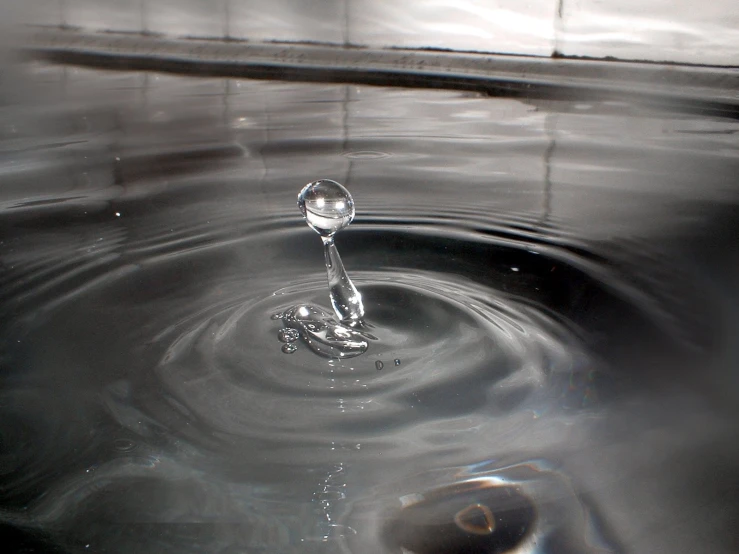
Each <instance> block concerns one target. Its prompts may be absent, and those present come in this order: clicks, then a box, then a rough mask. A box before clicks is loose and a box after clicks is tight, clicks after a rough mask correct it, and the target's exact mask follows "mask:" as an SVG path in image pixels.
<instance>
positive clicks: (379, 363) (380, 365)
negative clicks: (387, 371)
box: [375, 360, 385, 371]
mask: <svg viewBox="0 0 739 554" xmlns="http://www.w3.org/2000/svg"><path fill="white" fill-rule="evenodd" d="M375 367H376V368H377V371H380V370H381V369H382V368H383V367H385V364H383V363H382V362H381V361H380V360H377V361H376V362H375Z"/></svg>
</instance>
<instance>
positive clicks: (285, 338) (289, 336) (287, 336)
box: [277, 327, 300, 342]
mask: <svg viewBox="0 0 739 554" xmlns="http://www.w3.org/2000/svg"><path fill="white" fill-rule="evenodd" d="M277 338H278V339H280V341H281V342H295V341H296V340H298V339H299V338H300V332H298V330H297V329H292V328H290V327H288V328H286V329H280V331H279V332H278V333H277Z"/></svg>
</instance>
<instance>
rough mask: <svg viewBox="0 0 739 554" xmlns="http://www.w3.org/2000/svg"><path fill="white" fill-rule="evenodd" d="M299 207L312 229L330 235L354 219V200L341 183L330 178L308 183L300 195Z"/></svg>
mask: <svg viewBox="0 0 739 554" xmlns="http://www.w3.org/2000/svg"><path fill="white" fill-rule="evenodd" d="M298 207H299V208H300V212H301V213H302V214H303V217H304V218H305V221H306V222H307V223H308V225H309V226H310V228H311V229H313V230H314V231H315V232H317V233H318V234H319V235H321V236H322V237H330V236H332V235H334V234H335V233H336V232H337V231H338V230H340V229H343V228H344V227H346V226H347V225H349V224H350V223H351V222H352V220H353V219H354V200H353V199H352V195H351V194H349V191H348V190H346V189H345V188H344V187H343V186H342V185H341V184H339V183H337V182H336V181H332V180H330V179H321V180H320V181H314V182H312V183H308V184H307V185H305V187H303V190H301V191H300V194H299V195H298Z"/></svg>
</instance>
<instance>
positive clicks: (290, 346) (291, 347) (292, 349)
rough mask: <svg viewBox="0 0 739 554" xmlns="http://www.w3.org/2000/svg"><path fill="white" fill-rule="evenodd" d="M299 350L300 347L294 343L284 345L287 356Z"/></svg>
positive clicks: (283, 349)
mask: <svg viewBox="0 0 739 554" xmlns="http://www.w3.org/2000/svg"><path fill="white" fill-rule="evenodd" d="M297 349H298V346H297V345H296V344H295V343H294V342H288V343H287V344H283V345H282V351H283V352H284V353H285V354H292V353H293V352H295V351H296V350H297Z"/></svg>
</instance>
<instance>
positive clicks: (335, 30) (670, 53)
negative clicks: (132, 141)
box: [2, 0, 739, 65]
mask: <svg viewBox="0 0 739 554" xmlns="http://www.w3.org/2000/svg"><path fill="white" fill-rule="evenodd" d="M3 10H4V12H5V13H4V14H3V18H2V19H3V21H5V22H9V21H13V22H14V24H31V25H46V26H66V27H72V28H80V29H83V30H90V31H118V32H126V33H155V34H163V35H166V36H171V37H198V38H216V39H240V40H253V41H286V42H318V43H327V44H338V45H352V46H370V47H401V48H438V49H450V50H457V51H474V52H492V53H505V54H521V55H534V56H551V55H553V54H554V55H562V56H573V57H593V58H616V59H621V60H643V61H654V62H675V63H689V64H707V65H737V63H739V62H738V60H739V3H737V2H736V1H735V0H712V1H710V2H704V3H702V4H696V3H695V2H693V1H691V0H649V1H643V0H527V1H521V0H407V1H403V2H398V1H394V0H305V1H295V0H28V1H26V2H13V1H12V0H4V1H3Z"/></svg>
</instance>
